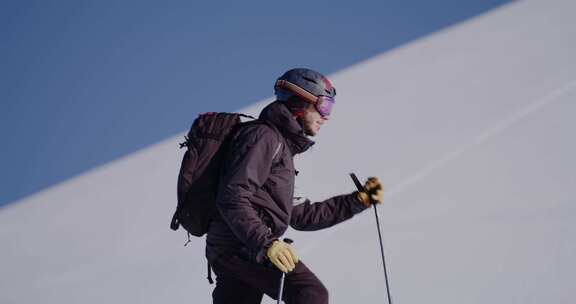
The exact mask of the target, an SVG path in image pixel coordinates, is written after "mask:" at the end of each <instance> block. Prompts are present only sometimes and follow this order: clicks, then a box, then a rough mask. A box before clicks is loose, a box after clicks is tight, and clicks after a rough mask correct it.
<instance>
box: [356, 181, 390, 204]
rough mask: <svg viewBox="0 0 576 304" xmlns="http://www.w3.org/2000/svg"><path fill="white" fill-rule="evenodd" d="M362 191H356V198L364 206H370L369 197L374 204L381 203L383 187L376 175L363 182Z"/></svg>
mask: <svg viewBox="0 0 576 304" xmlns="http://www.w3.org/2000/svg"><path fill="white" fill-rule="evenodd" d="M364 189H365V190H364V191H361V192H358V200H359V201H360V202H362V205H364V206H365V207H370V198H372V201H373V202H374V203H376V204H381V203H382V200H383V193H384V187H382V184H381V183H380V181H379V180H378V178H377V177H370V178H368V180H367V181H366V184H364Z"/></svg>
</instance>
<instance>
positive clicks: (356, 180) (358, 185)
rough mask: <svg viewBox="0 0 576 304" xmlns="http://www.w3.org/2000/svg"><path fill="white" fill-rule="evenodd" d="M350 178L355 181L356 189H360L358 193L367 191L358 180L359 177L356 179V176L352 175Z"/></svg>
mask: <svg viewBox="0 0 576 304" xmlns="http://www.w3.org/2000/svg"><path fill="white" fill-rule="evenodd" d="M350 177H351V178H352V181H354V185H356V188H358V191H360V192H364V191H366V189H364V186H362V184H361V183H360V181H359V180H358V177H356V174H354V173H350Z"/></svg>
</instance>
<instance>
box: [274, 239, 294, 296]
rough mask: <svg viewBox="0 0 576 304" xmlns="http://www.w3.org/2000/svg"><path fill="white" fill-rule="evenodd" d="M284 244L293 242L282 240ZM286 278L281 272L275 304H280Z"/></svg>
mask: <svg viewBox="0 0 576 304" xmlns="http://www.w3.org/2000/svg"><path fill="white" fill-rule="evenodd" d="M284 243H287V244H292V243H294V241H292V240H291V239H284ZM285 278H286V273H284V272H282V276H281V277H280V288H279V290H278V301H277V302H276V303H277V304H280V302H281V301H282V294H283V293H284V279H285Z"/></svg>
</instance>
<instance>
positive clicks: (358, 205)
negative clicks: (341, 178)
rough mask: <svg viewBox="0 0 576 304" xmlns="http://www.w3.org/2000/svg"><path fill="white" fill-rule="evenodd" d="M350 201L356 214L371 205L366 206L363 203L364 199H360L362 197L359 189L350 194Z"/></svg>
mask: <svg viewBox="0 0 576 304" xmlns="http://www.w3.org/2000/svg"><path fill="white" fill-rule="evenodd" d="M350 201H352V204H351V205H352V207H351V210H352V212H353V213H354V214H358V213H360V212H362V211H364V210H366V209H368V208H370V206H368V207H366V206H365V205H364V203H362V201H360V199H359V198H358V191H354V192H352V193H351V194H350Z"/></svg>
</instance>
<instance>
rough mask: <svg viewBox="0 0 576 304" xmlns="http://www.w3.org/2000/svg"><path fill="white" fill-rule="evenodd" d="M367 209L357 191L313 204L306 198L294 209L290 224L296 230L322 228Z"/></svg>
mask: <svg viewBox="0 0 576 304" xmlns="http://www.w3.org/2000/svg"><path fill="white" fill-rule="evenodd" d="M365 209H366V207H364V205H362V203H361V202H360V201H359V200H358V198H357V196H356V192H354V193H351V194H346V195H339V196H335V197H332V198H329V199H327V200H325V201H322V202H318V203H313V204H311V203H310V200H306V201H305V202H304V203H301V204H299V205H296V206H294V208H293V209H292V217H291V218H290V226H292V228H294V229H296V230H304V231H313V230H320V229H324V228H328V227H331V226H334V225H336V224H338V223H341V222H343V221H345V220H347V219H350V218H351V217H353V216H354V215H355V214H357V213H360V212H362V211H363V210H365Z"/></svg>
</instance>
